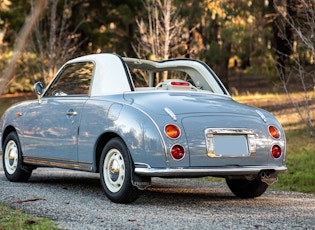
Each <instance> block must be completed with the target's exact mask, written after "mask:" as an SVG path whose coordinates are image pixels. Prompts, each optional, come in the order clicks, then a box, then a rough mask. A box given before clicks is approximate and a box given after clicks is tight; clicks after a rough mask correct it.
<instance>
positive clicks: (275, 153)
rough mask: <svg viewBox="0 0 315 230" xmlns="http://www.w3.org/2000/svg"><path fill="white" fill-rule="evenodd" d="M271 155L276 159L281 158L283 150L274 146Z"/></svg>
mask: <svg viewBox="0 0 315 230" xmlns="http://www.w3.org/2000/svg"><path fill="white" fill-rule="evenodd" d="M271 154H272V156H273V157H274V158H279V157H280V156H281V154H282V149H281V147H280V146H279V145H274V146H272V148H271Z"/></svg>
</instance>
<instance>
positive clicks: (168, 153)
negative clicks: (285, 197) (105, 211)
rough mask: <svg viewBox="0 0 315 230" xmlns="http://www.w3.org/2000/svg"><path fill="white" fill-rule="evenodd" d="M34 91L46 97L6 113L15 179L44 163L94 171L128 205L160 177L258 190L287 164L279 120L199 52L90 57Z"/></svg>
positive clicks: (7, 163)
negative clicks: (191, 55) (251, 102)
mask: <svg viewBox="0 0 315 230" xmlns="http://www.w3.org/2000/svg"><path fill="white" fill-rule="evenodd" d="M34 91H35V93H36V94H37V95H38V100H32V101H25V102H22V103H19V104H15V105H13V106H12V107H10V108H9V109H8V110H7V111H6V112H5V113H4V114H3V116H2V118H1V121H0V140H1V147H2V152H3V168H4V172H5V175H6V177H7V179H8V180H10V181H13V182H16V181H27V180H28V179H29V178H30V176H31V173H32V170H34V169H35V168H37V167H41V166H45V167H47V166H49V167H60V168H67V169H74V170H83V171H88V172H95V173H100V180H101V184H102V187H103V189H104V192H105V194H106V196H107V197H108V198H109V199H110V200H111V201H113V202H117V203H129V202H132V201H134V200H136V198H137V197H138V195H139V189H140V190H143V189H145V188H147V187H148V186H150V183H151V177H165V178H170V177H171V178H172V177H202V176H214V177H223V178H225V179H226V182H227V185H228V186H229V188H230V189H231V191H232V192H233V193H234V194H235V195H236V196H238V197H243V198H253V197H257V196H260V195H262V194H263V193H264V192H265V191H266V189H267V187H268V186H269V185H271V184H273V183H274V182H275V181H276V180H277V176H278V174H279V173H283V172H285V171H286V170H287V168H286V166H285V155H286V141H285V134H284V131H283V129H282V127H281V125H280V124H279V122H278V121H277V120H276V118H275V117H274V116H272V115H271V114H270V113H268V112H266V111H264V110H262V109H259V108H253V107H249V106H247V105H243V104H239V103H238V102H235V101H234V100H233V99H232V98H231V97H230V95H229V93H228V92H227V90H226V89H225V88H224V86H223V84H222V83H221V82H220V80H219V79H218V77H217V76H216V75H215V74H214V72H213V71H212V70H211V69H210V68H209V67H208V66H207V65H206V64H205V63H203V62H200V61H197V60H192V59H171V60H165V61H160V62H155V61H149V60H142V59H136V58H125V57H121V56H119V55H115V54H93V55H87V56H83V57H79V58H76V59H73V60H70V61H68V62H67V63H66V64H64V65H63V66H62V67H61V69H60V70H59V71H58V73H57V74H56V76H55V78H54V79H53V80H52V81H51V82H50V84H49V85H48V86H47V87H46V88H44V87H43V84H42V83H40V82H38V83H36V84H35V85H34Z"/></svg>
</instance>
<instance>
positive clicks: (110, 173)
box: [103, 149, 125, 192]
mask: <svg viewBox="0 0 315 230" xmlns="http://www.w3.org/2000/svg"><path fill="white" fill-rule="evenodd" d="M103 175H104V181H105V184H106V187H107V188H108V189H109V191H111V192H118V191H119V190H120V189H121V187H122V185H123V183H124V180H125V162H124V158H123V156H122V154H121V153H120V151H119V150H117V149H111V150H110V151H109V152H108V153H107V155H106V157H105V160H104V167H103Z"/></svg>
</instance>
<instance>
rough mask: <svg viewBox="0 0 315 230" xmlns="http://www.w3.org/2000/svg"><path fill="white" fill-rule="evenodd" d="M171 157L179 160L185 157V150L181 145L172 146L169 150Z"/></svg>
mask: <svg viewBox="0 0 315 230" xmlns="http://www.w3.org/2000/svg"><path fill="white" fill-rule="evenodd" d="M171 155H172V157H173V159H175V160H181V159H183V158H184V156H185V149H184V147H183V146H181V145H174V146H173V147H172V148H171Z"/></svg>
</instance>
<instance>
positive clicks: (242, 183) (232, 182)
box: [226, 177, 268, 198]
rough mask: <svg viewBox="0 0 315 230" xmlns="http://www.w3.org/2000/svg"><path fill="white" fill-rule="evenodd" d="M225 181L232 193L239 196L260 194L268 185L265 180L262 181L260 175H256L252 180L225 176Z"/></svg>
mask: <svg viewBox="0 0 315 230" xmlns="http://www.w3.org/2000/svg"><path fill="white" fill-rule="evenodd" d="M226 183H227V185H228V186H229V188H230V190H231V191H232V192H233V193H234V195H235V196H238V197H241V198H254V197H258V196H261V195H262V194H263V193H264V192H265V191H266V190H267V188H268V185H267V184H266V183H265V182H262V181H261V179H260V177H257V178H255V179H254V180H246V179H228V178H227V179H226Z"/></svg>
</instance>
